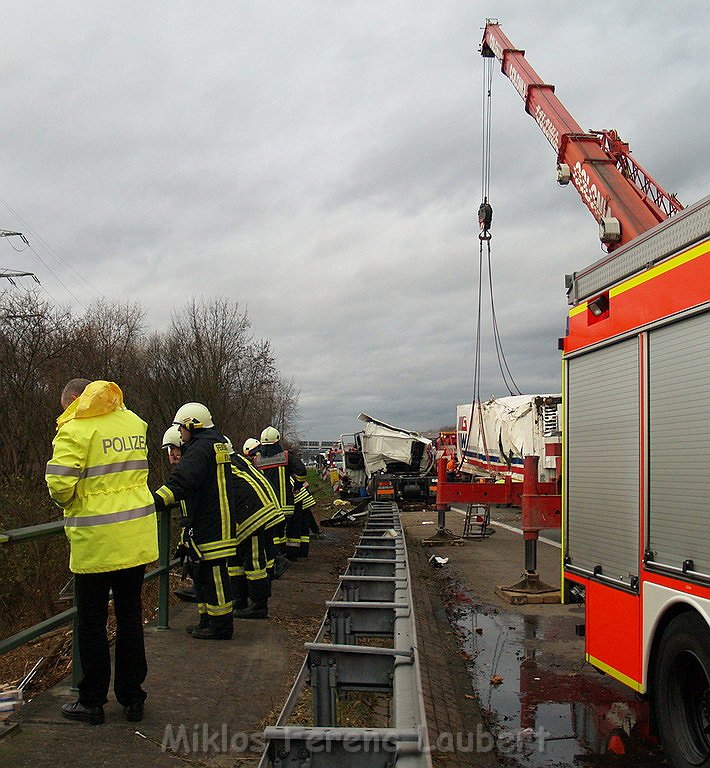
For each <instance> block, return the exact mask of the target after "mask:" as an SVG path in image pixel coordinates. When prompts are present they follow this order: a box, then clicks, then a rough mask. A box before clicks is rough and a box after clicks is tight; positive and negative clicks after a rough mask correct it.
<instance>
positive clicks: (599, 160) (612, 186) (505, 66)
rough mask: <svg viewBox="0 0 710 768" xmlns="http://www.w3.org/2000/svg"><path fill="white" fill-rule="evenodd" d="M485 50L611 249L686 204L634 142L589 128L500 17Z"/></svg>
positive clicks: (487, 34) (490, 27)
mask: <svg viewBox="0 0 710 768" xmlns="http://www.w3.org/2000/svg"><path fill="white" fill-rule="evenodd" d="M481 54H482V55H483V56H486V57H491V58H493V57H495V58H496V59H498V61H500V63H501V70H502V72H503V74H505V75H506V76H507V77H508V78H509V79H510V81H511V82H512V83H513V86H514V87H515V90H516V91H517V92H518V93H519V94H520V95H521V97H522V98H523V101H524V102H525V111H526V112H527V113H528V114H529V115H531V116H532V118H533V119H534V120H535V122H536V123H537V124H538V126H539V127H540V130H541V131H542V132H543V134H544V135H545V138H547V140H548V141H549V142H550V144H551V145H552V147H553V149H554V150H555V151H556V152H557V163H558V165H557V181H558V182H559V183H560V184H567V183H568V182H569V181H571V182H572V184H573V185H574V186H575V188H576V189H577V192H579V194H580V197H581V198H582V200H583V201H584V204H585V205H586V206H587V208H588V209H589V211H590V212H591V214H592V216H594V218H595V220H596V221H597V222H598V224H599V238H600V240H601V241H602V243H603V244H604V246H605V247H606V249H607V250H608V251H613V250H615V249H616V248H618V247H619V246H621V245H624V244H625V243H627V242H629V241H630V240H633V239H634V238H635V237H636V236H637V235H640V234H641V233H643V232H646V231H648V230H649V229H651V228H652V227H654V226H655V225H656V224H658V223H659V222H661V221H664V220H665V219H667V218H668V217H669V216H671V215H672V214H674V213H676V212H677V211H680V210H682V209H683V206H682V205H681V204H680V203H679V202H678V200H677V199H676V197H675V195H671V194H669V193H668V192H666V191H665V190H664V189H663V187H661V185H660V184H659V183H658V182H657V181H656V180H655V179H653V177H652V176H650V174H648V173H647V172H646V171H645V170H644V169H643V168H642V167H641V166H640V165H639V164H638V163H636V162H635V161H633V160H632V159H631V156H630V150H629V145H628V144H627V143H626V142H624V141H621V139H620V138H619V136H618V134H617V133H616V131H613V130H608V131H589V132H585V131H583V130H582V128H581V127H580V126H579V124H578V123H577V122H576V121H575V119H574V118H573V117H572V115H570V113H569V112H568V111H567V110H566V109H565V106H564V105H563V104H562V102H561V101H560V100H559V99H558V98H557V96H555V87H554V85H548V84H546V83H544V82H543V81H542V80H541V79H540V76H539V75H538V74H537V72H535V70H534V69H533V68H532V67H531V66H530V64H528V62H527V60H526V59H525V51H521V50H519V49H517V48H514V47H513V45H512V43H511V42H510V40H508V38H507V37H506V36H505V35H504V34H503V32H502V31H501V28H500V26H499V24H498V22H497V21H494V20H490V19H489V20H487V21H486V27H485V31H484V33H483V41H482V43H481Z"/></svg>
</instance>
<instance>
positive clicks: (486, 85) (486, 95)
mask: <svg viewBox="0 0 710 768" xmlns="http://www.w3.org/2000/svg"><path fill="white" fill-rule="evenodd" d="M493 61H494V59H493V58H491V57H483V88H482V94H483V105H482V115H483V141H482V144H481V146H482V158H481V165H482V172H481V200H482V202H481V205H480V206H479V208H478V226H479V234H478V242H479V255H478V306H477V312H476V336H475V338H476V347H475V353H474V373H473V395H472V398H471V413H470V416H469V420H468V430H467V435H466V442H465V444H464V447H463V451H462V453H461V458H460V460H459V466H458V469H461V466H462V465H463V463H464V459H465V456H466V452H467V450H468V446H469V443H470V441H471V430H472V428H473V421H474V412H476V411H477V412H478V419H477V422H478V433H479V436H480V437H481V438H482V442H483V451H484V456H485V460H486V470H487V471H488V472H489V473H490V472H491V462H490V454H489V452H488V445H487V441H486V433H485V425H484V422H483V410H482V408H481V314H482V312H481V306H482V285H483V279H484V258H483V257H484V244H485V251H486V264H485V266H486V267H487V270H488V293H489V298H490V303H491V319H492V326H493V341H494V345H495V350H496V358H497V360H498V368H499V370H500V372H501V376H502V377H503V383H504V384H505V386H506V388H507V390H508V394H510V395H520V394H522V393H521V391H520V389H519V387H518V385H517V384H516V383H515V379H514V378H513V374H512V373H511V371H510V366H509V365H508V361H507V360H506V357H505V352H504V351H503V342H502V339H501V335H500V328H499V327H498V318H497V316H496V311H495V301H494V298H493V272H492V268H491V237H492V235H491V231H490V227H491V223H492V221H493V208H492V206H491V204H490V201H489V198H490V183H491V117H492V100H491V90H492V89H491V86H492V82H493Z"/></svg>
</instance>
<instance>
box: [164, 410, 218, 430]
mask: <svg viewBox="0 0 710 768" xmlns="http://www.w3.org/2000/svg"><path fill="white" fill-rule="evenodd" d="M173 424H175V425H179V426H181V427H185V429H189V430H190V431H192V430H193V429H206V428H208V427H214V424H213V423H212V414H211V413H210V412H209V409H208V408H207V406H206V405H202V403H185V405H181V406H180V407H179V408H178V410H177V413H176V414H175V418H174V419H173Z"/></svg>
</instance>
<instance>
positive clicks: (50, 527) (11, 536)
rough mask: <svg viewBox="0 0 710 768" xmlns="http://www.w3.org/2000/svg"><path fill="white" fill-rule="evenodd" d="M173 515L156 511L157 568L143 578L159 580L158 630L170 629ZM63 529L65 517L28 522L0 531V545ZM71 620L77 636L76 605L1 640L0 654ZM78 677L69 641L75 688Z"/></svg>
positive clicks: (75, 646)
mask: <svg viewBox="0 0 710 768" xmlns="http://www.w3.org/2000/svg"><path fill="white" fill-rule="evenodd" d="M171 520H172V515H171V513H170V511H166V512H164V513H160V512H159V513H158V551H159V556H158V567H157V568H155V569H153V570H151V571H149V572H148V573H146V575H145V581H151V580H152V579H155V578H158V579H160V584H159V587H158V629H169V628H170V627H169V619H170V615H169V614H170V608H169V595H170V582H169V575H170V568H171V566H173V565H174V564H175V563H176V562H177V561H176V560H172V561H171V559H170V531H171ZM63 532H64V520H55V521H52V522H51V523H42V524H41V525H31V526H28V527H26V528H15V529H13V530H10V531H0V546H8V545H10V544H17V543H19V542H22V541H29V540H32V539H40V538H45V537H47V536H55V535H57V534H59V533H63ZM70 621H71V622H72V637H74V636H75V635H76V632H77V630H78V626H77V611H76V606H73V607H72V608H69V609H68V610H66V611H62V612H61V613H58V614H57V615H55V616H52V617H50V618H49V619H45V620H44V621H40V622H39V623H37V624H33V625H32V626H31V627H28V628H27V629H23V630H21V631H20V632H18V633H17V634H14V635H11V636H10V637H7V638H5V639H4V640H0V655H2V654H4V653H7V652H8V651H11V650H13V649H14V648H18V647H19V646H21V645H24V644H25V643H28V642H30V641H31V640H36V639H37V638H38V637H41V636H42V635H45V634H47V633H48V632H51V631H52V630H53V629H56V628H57V627H61V626H62V625H63V624H67V623H69V622H70ZM80 678H81V662H80V660H79V649H78V644H77V643H72V688H73V689H76V687H77V684H78V682H79V679H80Z"/></svg>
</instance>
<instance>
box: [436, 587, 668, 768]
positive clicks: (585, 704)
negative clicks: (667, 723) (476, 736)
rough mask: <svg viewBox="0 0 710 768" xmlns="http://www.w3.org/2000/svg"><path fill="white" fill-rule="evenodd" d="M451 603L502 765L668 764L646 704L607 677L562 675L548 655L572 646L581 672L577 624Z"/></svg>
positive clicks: (458, 596) (461, 600)
mask: <svg viewBox="0 0 710 768" xmlns="http://www.w3.org/2000/svg"><path fill="white" fill-rule="evenodd" d="M452 597H453V601H452V605H451V608H452V618H453V621H454V622H455V624H456V626H457V628H458V630H459V631H460V633H461V636H462V638H463V650H464V652H465V654H466V655H467V656H468V657H469V658H470V661H471V663H470V665H469V669H470V674H471V679H472V683H473V687H474V689H475V691H476V692H477V694H478V697H479V701H480V704H481V707H482V709H483V710H484V716H485V717H486V719H487V721H488V726H489V728H490V730H491V732H492V733H493V735H494V736H495V738H496V741H497V744H498V746H499V753H500V754H501V756H502V755H506V756H507V760H506V764H509V765H512V766H526V767H528V766H529V767H530V768H533V767H534V768H538V766H540V767H542V766H556V767H558V768H563V766H615V767H616V768H619V767H621V766H624V767H626V766H633V767H634V768H651V767H652V766H653V768H660V766H665V765H666V763H665V762H664V761H663V758H662V755H661V752H660V749H659V748H658V747H657V746H656V745H655V743H654V741H653V739H652V738H651V737H650V736H649V706H648V704H647V703H646V702H644V701H642V700H641V699H639V698H638V697H637V696H636V695H635V694H634V693H633V692H632V691H630V690H627V689H626V688H625V687H624V686H622V685H621V684H620V683H618V682H617V681H615V680H613V679H612V678H610V677H608V676H602V675H598V674H597V673H596V672H591V671H585V672H567V671H563V669H562V665H561V663H560V658H559V657H558V658H557V659H555V657H554V656H553V655H552V652H550V650H549V649H550V645H548V646H547V648H546V644H551V643H554V642H557V641H563V642H570V643H574V644H575V645H576V646H577V647H578V649H579V659H580V664H579V665H578V667H577V668H578V669H581V667H582V666H583V665H582V660H583V658H584V656H583V651H584V647H583V641H582V640H581V639H580V638H578V637H576V633H575V624H576V623H579V621H580V618H579V617H575V616H574V615H570V616H555V617H544V616H540V615H535V616H524V615H522V614H519V613H513V612H506V611H498V610H496V609H493V608H490V607H488V606H480V605H476V604H475V603H474V601H473V599H472V598H471V596H470V595H468V594H467V593H465V592H464V591H462V590H461V589H460V588H455V589H454V592H453V595H452ZM564 666H567V665H564ZM587 670H591V667H588V668H587ZM492 680H493V681H496V682H497V684H494V683H492V682H491V681H492ZM541 729H544V731H542V730H541ZM620 752H621V754H619V753H620Z"/></svg>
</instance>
